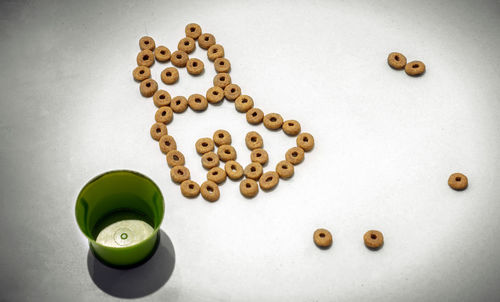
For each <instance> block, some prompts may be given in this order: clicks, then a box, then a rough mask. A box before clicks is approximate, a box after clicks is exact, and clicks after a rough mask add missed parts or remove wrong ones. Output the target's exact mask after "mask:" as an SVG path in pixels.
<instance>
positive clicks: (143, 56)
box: [137, 49, 155, 67]
mask: <svg viewBox="0 0 500 302" xmlns="http://www.w3.org/2000/svg"><path fill="white" fill-rule="evenodd" d="M154 62H155V57H154V54H153V52H152V51H151V50H149V49H145V50H141V51H140V52H139V53H138V54H137V65H139V66H146V67H151V65H153V63H154Z"/></svg>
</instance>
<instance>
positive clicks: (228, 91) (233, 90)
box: [224, 84, 241, 101]
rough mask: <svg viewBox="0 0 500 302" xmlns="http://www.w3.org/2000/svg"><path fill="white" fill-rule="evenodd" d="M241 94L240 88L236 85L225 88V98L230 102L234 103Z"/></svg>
mask: <svg viewBox="0 0 500 302" xmlns="http://www.w3.org/2000/svg"><path fill="white" fill-rule="evenodd" d="M240 94H241V88H240V86H238V85H236V84H229V85H227V86H226V88H224V96H225V97H226V99H227V100H228V101H234V100H236V98H237V97H239V96H240Z"/></svg>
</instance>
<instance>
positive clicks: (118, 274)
mask: <svg viewBox="0 0 500 302" xmlns="http://www.w3.org/2000/svg"><path fill="white" fill-rule="evenodd" d="M174 267H175V251H174V246H173V244H172V241H171V240H170V238H169V237H168V236H167V234H165V233H164V232H163V231H161V230H160V242H159V244H158V248H157V249H156V251H155V252H154V254H153V255H152V256H151V258H150V259H149V260H147V261H146V262H144V263H143V264H141V265H139V266H136V267H133V268H129V269H119V268H113V267H110V266H107V265H105V264H103V263H102V262H101V261H99V259H97V258H96V257H95V256H94V254H93V253H92V251H90V249H89V252H88V255H87V269H88V271H89V275H90V277H91V278H92V281H94V283H95V284H96V285H97V286H98V287H99V288H100V289H101V290H103V291H104V292H106V293H108V294H110V295H112V296H115V297H119V298H139V297H144V296H147V295H149V294H152V293H154V292H155V291H157V290H158V289H160V288H161V287H162V286H163V285H164V284H165V283H166V282H167V281H168V279H169V278H170V276H171V275H172V273H173V271H174Z"/></svg>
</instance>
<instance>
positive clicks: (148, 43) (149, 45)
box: [139, 36, 155, 50]
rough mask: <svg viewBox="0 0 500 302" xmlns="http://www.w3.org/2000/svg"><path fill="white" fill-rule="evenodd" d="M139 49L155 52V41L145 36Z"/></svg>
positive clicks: (140, 41)
mask: <svg viewBox="0 0 500 302" xmlns="http://www.w3.org/2000/svg"><path fill="white" fill-rule="evenodd" d="M139 47H140V48H141V50H145V49H147V50H153V49H155V40H153V38H151V37H148V36H144V37H142V38H141V39H140V40H139Z"/></svg>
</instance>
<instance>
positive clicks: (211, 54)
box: [207, 44, 224, 61]
mask: <svg viewBox="0 0 500 302" xmlns="http://www.w3.org/2000/svg"><path fill="white" fill-rule="evenodd" d="M207 56H208V59H209V60H210V61H214V60H215V59H218V58H223V57H224V47H222V45H220V44H214V45H212V46H210V47H209V48H208V51H207Z"/></svg>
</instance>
